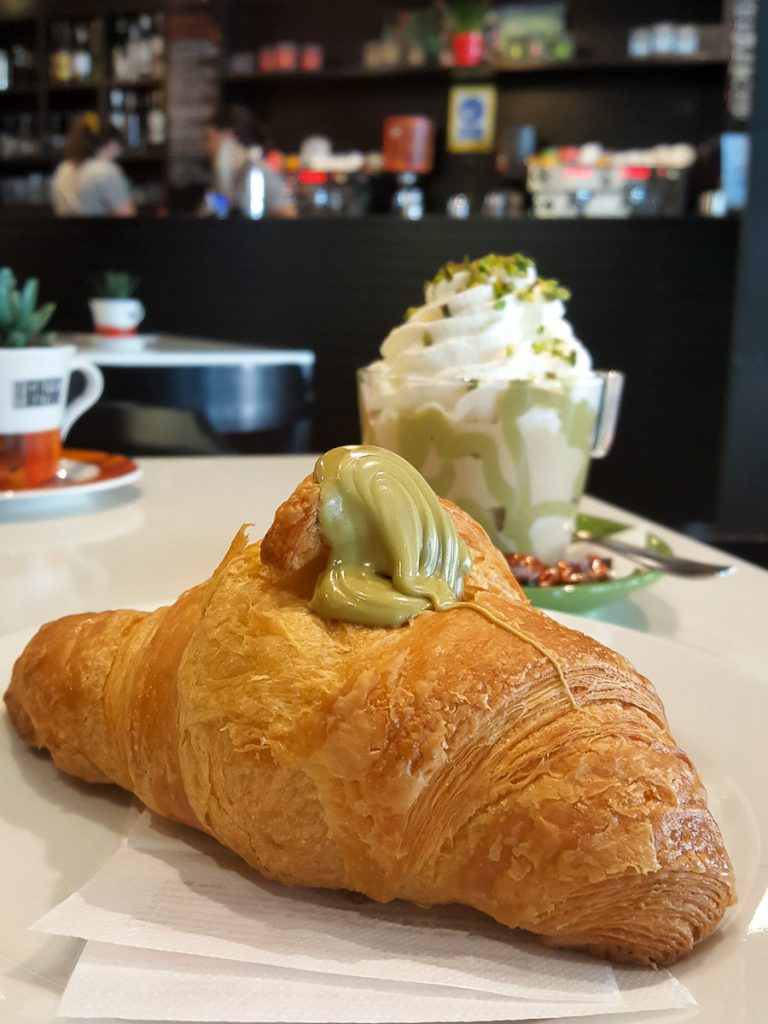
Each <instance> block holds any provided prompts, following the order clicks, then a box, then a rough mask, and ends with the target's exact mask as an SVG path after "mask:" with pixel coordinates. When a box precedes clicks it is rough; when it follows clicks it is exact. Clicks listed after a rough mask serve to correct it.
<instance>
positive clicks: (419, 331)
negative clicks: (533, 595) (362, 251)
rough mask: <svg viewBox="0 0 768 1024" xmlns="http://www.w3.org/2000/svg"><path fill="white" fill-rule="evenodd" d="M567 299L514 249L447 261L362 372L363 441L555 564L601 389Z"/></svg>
mask: <svg viewBox="0 0 768 1024" xmlns="http://www.w3.org/2000/svg"><path fill="white" fill-rule="evenodd" d="M569 297H570V296H569V293H568V291H567V290H566V289H565V288H563V287H561V286H560V285H559V284H558V282H557V281H554V280H550V279H544V278H541V277H539V276H538V275H537V272H536V267H535V265H534V264H533V262H532V261H531V260H530V259H528V258H526V257H525V256H522V255H520V254H516V255H513V256H495V255H490V256H485V257H483V258H482V259H477V260H472V261H469V260H465V261H464V262H463V263H446V264H445V266H443V267H442V268H441V269H440V270H439V271H438V273H437V274H436V276H435V277H434V278H433V280H432V281H429V282H427V284H426V287H425V298H426V301H425V303H424V305H422V306H419V307H417V308H413V309H409V310H408V311H407V312H406V319H405V323H403V324H401V325H400V326H398V327H395V328H394V329H393V330H392V331H391V332H390V334H389V335H388V337H387V338H386V339H385V341H384V342H383V344H382V346H381V359H379V360H377V361H376V362H374V363H372V364H371V365H370V366H369V367H368V368H367V371H366V372H364V373H363V375H362V377H361V394H360V397H361V417H362V431H363V441H364V442H366V443H368V442H370V443H373V444H377V445H381V446H382V447H385V448H390V449H392V450H394V451H397V452H399V454H401V455H403V456H404V457H405V458H406V459H407V460H408V461H409V462H410V463H412V464H413V465H414V466H415V467H416V468H417V469H418V470H419V471H420V472H421V473H423V474H424V476H425V477H426V478H427V481H428V482H429V483H430V484H431V485H432V486H433V487H434V488H435V490H436V491H437V492H438V494H440V495H442V496H443V497H447V498H450V499H451V500H452V501H454V502H456V503H457V504H458V505H461V506H462V508H464V509H466V511H467V512H469V513H470V514H471V515H472V516H474V518H475V519H477V520H478V521H479V522H480V523H481V524H482V526H483V527H484V528H485V529H486V530H487V532H488V533H489V534H490V536H491V539H492V540H493V541H494V543H495V544H496V545H497V547H499V548H500V549H501V550H502V551H505V552H510V551H523V552H526V553H530V554H536V555H537V556H538V557H539V558H541V559H542V560H543V561H545V562H547V563H548V564H552V562H553V561H556V560H557V558H558V557H561V553H562V549H563V547H564V545H565V544H566V543H567V541H568V540H569V539H570V536H571V533H572V530H573V522H574V517H575V508H576V502H577V500H578V498H579V496H580V495H581V492H582V490H583V487H584V483H585V479H586V474H587V470H588V466H589V460H590V454H591V452H590V449H591V443H592V439H593V437H594V432H595V425H596V420H597V415H598V409H599V406H600V400H601V395H602V381H601V379H600V377H599V376H597V375H596V374H594V373H593V372H592V361H591V357H590V355H589V352H588V351H587V350H586V348H585V347H584V345H582V343H581V342H580V341H579V340H578V339H577V338H576V337H575V335H574V331H573V328H572V327H571V325H570V323H569V322H568V320H567V319H566V318H565V306H564V302H565V301H566V300H567V299H568V298H569ZM531 467H535V468H536V472H535V473H532V472H531Z"/></svg>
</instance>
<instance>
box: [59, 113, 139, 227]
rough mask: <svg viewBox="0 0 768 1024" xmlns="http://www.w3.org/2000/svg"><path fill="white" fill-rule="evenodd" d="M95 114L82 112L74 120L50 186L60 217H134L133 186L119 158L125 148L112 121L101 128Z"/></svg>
mask: <svg viewBox="0 0 768 1024" xmlns="http://www.w3.org/2000/svg"><path fill="white" fill-rule="evenodd" d="M95 120H96V119H95V117H94V116H93V115H89V114H82V115H81V116H79V117H76V118H75V120H74V121H73V122H72V127H71V129H70V131H69V135H68V136H67V141H66V145H65V147H64V159H63V160H62V162H61V163H60V164H59V166H58V167H57V168H56V170H55V172H54V175H53V182H52V186H51V199H52V202H53V212H54V213H55V214H56V216H57V217H135V216H136V206H135V204H134V202H133V200H132V198H131V186H130V183H129V181H128V179H127V178H126V176H125V174H124V173H123V171H122V170H121V169H120V167H118V165H117V163H116V161H117V160H118V158H119V157H120V154H121V153H122V148H123V140H122V137H121V135H120V132H119V131H118V130H117V129H116V128H115V127H113V126H112V125H111V124H107V125H105V126H104V127H103V128H101V129H99V128H97V127H96V126H95V124H94V122H95Z"/></svg>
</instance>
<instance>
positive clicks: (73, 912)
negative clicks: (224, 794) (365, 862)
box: [36, 814, 691, 1024]
mask: <svg viewBox="0 0 768 1024" xmlns="http://www.w3.org/2000/svg"><path fill="white" fill-rule="evenodd" d="M36 927H37V928H38V930H41V931H45V932H52V933H55V934H62V935H72V936H78V937H81V938H85V939H88V940H90V941H89V942H88V945H87V946H86V950H85V952H84V954H83V958H82V960H81V962H80V964H79V965H78V967H77V968H76V970H75V972H74V974H73V976H72V979H71V982H70V985H69V987H68V989H67V992H66V994H65V997H64V1001H63V1003H62V1011H61V1012H66V1013H67V1014H70V1015H76V1016H120V1017H127V1018H131V1019H143V1020H148V1019H150V1020H160V1019H166V1020H227V1021H241V1020H252V1021H273V1022H276V1024H277V1022H280V1021H293V1022H300V1021H306V1022H307V1024H310V1022H314V1021H323V1022H338V1024H344V1022H346V1021H357V1022H358V1024H365V1022H368V1021H370V1022H373V1021H377V1022H391V1021H402V1022H407V1021H424V1022H427V1021H445V1022H448V1021H472V1020H475V1021H482V1020H499V1019H502V1020H521V1019H525V1018H536V1017H544V1016H557V1017H565V1016H583V1015H586V1014H596V1013H614V1012H617V1011H626V1010H631V1009H643V1008H645V1007H644V1006H643V1005H639V1004H640V1003H645V1002H647V1001H648V1000H650V1001H651V1003H652V1005H651V1006H648V1007H647V1008H649V1009H650V1008H673V1007H677V1006H685V1005H690V1004H691V1000H690V997H689V996H688V994H687V992H686V990H685V989H683V988H682V986H680V985H678V983H677V982H675V981H674V980H673V979H672V978H671V976H670V975H669V974H668V973H667V972H664V971H661V972H649V971H632V970H631V969H625V970H624V971H614V970H612V969H611V967H610V966H609V965H608V964H606V963H603V962H601V961H597V960H592V959H589V958H588V957H585V956H582V955H579V954H569V953H563V952H558V951H554V950H548V949H546V948H545V947H543V946H541V945H539V944H538V943H536V942H535V941H534V940H531V939H527V938H525V937H521V936H519V935H517V934H516V933H514V932H511V931H510V930H509V929H506V928H503V927H502V926H500V925H497V924H496V923H495V922H493V921H491V920H490V919H489V918H486V917H484V916H483V915H480V914H478V913H476V912H474V911H471V910H468V909H466V908H457V907H442V908H433V909H431V910H423V909H420V908H417V907H415V906H412V905H410V904H404V903H400V902H397V903H392V904H386V905H381V904H376V903H373V902H370V901H368V900H365V899H361V898H358V897H354V896H352V895H350V894H348V893H340V892H331V891H323V890H306V889H292V888H287V887H285V886H280V885H278V884H275V883H271V882H269V881H267V880H265V879H263V878H261V877H260V876H259V875H258V874H257V873H256V872H254V871H251V870H250V869H249V868H248V867H247V866H246V865H244V864H243V863H242V861H241V860H240V859H239V858H237V857H236V856H235V855H234V854H233V853H232V852H231V851H228V850H225V849H224V848H222V847H221V846H220V845H219V844H218V843H216V842H215V841H213V840H211V839H210V838H209V837H206V836H203V835H200V834H198V833H196V832H194V831H192V830H188V829H182V828H178V827H176V826H173V825H170V824H168V823H167V822H163V821H160V820H159V819H154V818H151V817H150V816H149V815H148V814H144V815H142V816H141V817H140V818H139V819H138V822H137V824H136V825H135V827H134V828H133V829H132V831H131V832H130V833H129V835H128V837H127V839H126V841H125V842H124V843H123V845H122V847H121V848H120V849H119V850H118V852H117V853H116V854H115V855H114V857H113V858H112V859H111V860H110V861H108V862H107V863H106V864H105V866H104V867H103V868H102V869H101V871H99V872H98V873H97V874H96V875H95V876H94V877H93V878H92V879H91V880H90V881H89V882H88V883H87V884H86V885H85V886H84V887H83V888H82V889H81V890H80V891H79V892H77V893H75V894H74V895H73V896H71V897H70V898H69V899H67V900H66V901H64V903H62V904H60V905H59V906H58V907H56V908H54V909H53V910H52V911H50V912H49V913H48V914H46V915H45V917H44V918H42V919H41V921H39V922H38V924H37V926H36ZM202 990H205V992H208V993H209V994H208V995H205V994H204V992H203V991H202ZM185 993H186V994H185Z"/></svg>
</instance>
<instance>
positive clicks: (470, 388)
mask: <svg viewBox="0 0 768 1024" xmlns="http://www.w3.org/2000/svg"><path fill="white" fill-rule="evenodd" d="M479 387H480V381H479V380H471V381H470V382H469V383H468V384H467V391H474V390H475V388H479Z"/></svg>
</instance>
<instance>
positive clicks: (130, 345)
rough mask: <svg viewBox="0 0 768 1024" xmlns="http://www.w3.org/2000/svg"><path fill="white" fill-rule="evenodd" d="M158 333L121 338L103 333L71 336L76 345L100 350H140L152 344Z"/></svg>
mask: <svg viewBox="0 0 768 1024" xmlns="http://www.w3.org/2000/svg"><path fill="white" fill-rule="evenodd" d="M159 337H160V335H159V334H127V335H125V337H122V338H108V337H107V336H106V335H104V334H93V333H91V334H83V333H78V334H75V335H74V336H73V341H74V342H75V344H77V345H85V346H87V347H88V348H98V349H100V350H101V351H102V352H141V351H142V350H143V349H145V348H147V346H149V345H154V344H155V343H156V342H157V340H158V338H159Z"/></svg>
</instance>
